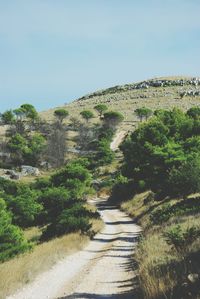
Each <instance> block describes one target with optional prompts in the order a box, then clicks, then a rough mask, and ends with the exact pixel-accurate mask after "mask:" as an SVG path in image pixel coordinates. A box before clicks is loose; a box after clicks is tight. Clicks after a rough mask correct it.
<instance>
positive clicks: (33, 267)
mask: <svg viewBox="0 0 200 299" xmlns="http://www.w3.org/2000/svg"><path fill="white" fill-rule="evenodd" d="M87 206H88V208H90V209H91V210H93V211H95V207H92V206H90V205H87ZM91 223H92V234H93V235H94V234H96V233H98V232H99V231H100V230H101V229H102V228H103V226H104V224H103V221H102V220H101V219H92V220H91ZM41 233H42V229H41V228H38V227H33V228H30V229H27V230H25V232H24V234H25V236H26V238H27V239H28V240H30V241H32V242H34V243H35V246H34V248H33V249H32V250H31V251H30V252H27V253H25V254H22V255H19V256H17V257H15V258H13V259H11V260H9V261H7V262H4V263H2V264H0V278H1V279H0V299H5V298H6V296H8V295H10V294H12V293H14V292H15V291H16V290H17V289H20V288H22V287H24V286H25V285H26V284H27V283H29V282H31V281H33V280H34V278H35V277H36V276H37V275H38V274H40V273H42V272H44V271H47V270H49V269H50V268H51V267H52V266H53V265H54V264H55V263H56V262H58V261H59V260H61V259H63V258H65V257H66V256H67V255H70V254H73V253H75V252H77V251H79V250H81V249H82V248H83V247H84V246H86V244H87V243H88V242H89V240H90V236H88V235H81V234H80V233H71V234H68V235H64V236H63V237H60V238H55V239H53V240H50V241H48V242H44V243H38V240H39V237H40V236H41Z"/></svg>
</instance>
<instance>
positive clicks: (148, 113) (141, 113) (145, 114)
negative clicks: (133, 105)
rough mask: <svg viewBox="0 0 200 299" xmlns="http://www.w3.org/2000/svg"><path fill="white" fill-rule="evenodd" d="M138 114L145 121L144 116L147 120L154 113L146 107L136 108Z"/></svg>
mask: <svg viewBox="0 0 200 299" xmlns="http://www.w3.org/2000/svg"><path fill="white" fill-rule="evenodd" d="M135 113H136V115H137V116H138V117H139V119H140V121H143V118H145V119H146V120H147V119H148V118H149V117H150V116H151V115H152V110H151V109H149V108H146V107H142V108H137V109H136V110H135Z"/></svg>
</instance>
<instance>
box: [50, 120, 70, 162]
mask: <svg viewBox="0 0 200 299" xmlns="http://www.w3.org/2000/svg"><path fill="white" fill-rule="evenodd" d="M66 151H67V144H66V131H65V129H64V126H63V125H62V123H58V122H57V123H54V124H53V125H52V127H51V131H50V133H49V136H48V140H47V159H48V161H49V162H50V164H51V165H52V166H54V167H60V166H63V164H64V162H65V155H66Z"/></svg>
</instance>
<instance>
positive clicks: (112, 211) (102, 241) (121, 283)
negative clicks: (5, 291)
mask: <svg viewBox="0 0 200 299" xmlns="http://www.w3.org/2000/svg"><path fill="white" fill-rule="evenodd" d="M96 204H97V205H98V209H99V211H100V213H101V216H102V218H103V220H104V222H105V228H104V230H103V231H102V232H101V233H99V234H97V235H96V236H95V237H94V239H93V240H92V241H91V242H90V243H89V245H87V247H85V248H84V249H83V250H82V251H80V252H78V253H75V254H73V255H71V256H68V257H66V258H65V259H63V260H61V261H60V262H59V263H57V264H56V265H55V266H54V267H53V268H52V269H50V270H49V271H48V272H45V273H42V274H41V275H39V276H38V277H37V279H36V280H35V281H34V282H33V283H31V284H29V285H27V286H26V287H25V288H24V289H23V290H20V291H19V292H18V293H16V294H15V295H14V296H11V297H8V298H9V299H46V298H49V299H61V298H62V299H72V298H79V299H80V298H83V299H89V298H91V299H103V298H104V299H105V298H107V299H129V298H131V299H133V298H136V297H135V296H134V294H133V291H132V289H133V285H134V283H135V281H136V276H135V272H134V270H133V269H134V264H133V263H134V262H133V260H132V254H133V250H134V247H135V245H136V242H137V237H138V234H139V232H140V228H139V227H138V226H137V225H135V224H134V223H133V221H132V220H131V219H130V218H129V217H128V216H127V215H126V214H125V213H123V212H121V211H119V210H118V209H117V208H116V207H115V206H108V204H107V203H106V201H105V200H97V202H96Z"/></svg>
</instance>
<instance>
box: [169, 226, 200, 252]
mask: <svg viewBox="0 0 200 299" xmlns="http://www.w3.org/2000/svg"><path fill="white" fill-rule="evenodd" d="M163 236H164V238H165V240H166V242H167V243H168V244H169V245H171V246H172V248H174V249H175V250H176V251H177V252H180V253H181V252H185V251H187V250H188V247H189V246H190V245H192V243H193V242H194V241H195V240H196V239H197V238H199V237H200V228H199V227H195V226H191V227H188V228H186V229H183V228H181V226H180V225H174V226H172V227H171V228H170V229H169V230H167V231H165V233H164V234H163Z"/></svg>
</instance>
